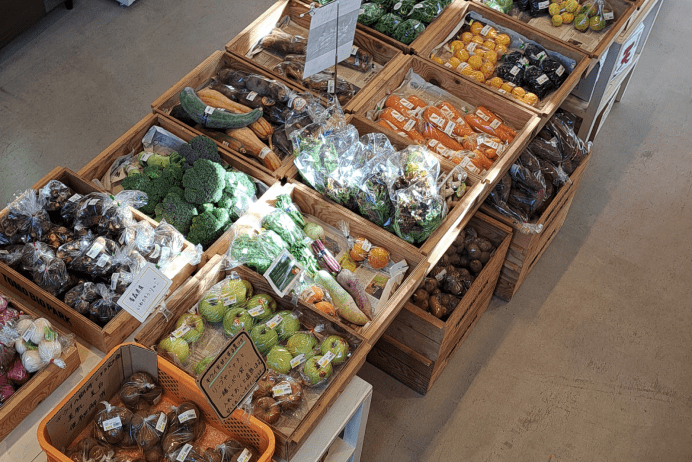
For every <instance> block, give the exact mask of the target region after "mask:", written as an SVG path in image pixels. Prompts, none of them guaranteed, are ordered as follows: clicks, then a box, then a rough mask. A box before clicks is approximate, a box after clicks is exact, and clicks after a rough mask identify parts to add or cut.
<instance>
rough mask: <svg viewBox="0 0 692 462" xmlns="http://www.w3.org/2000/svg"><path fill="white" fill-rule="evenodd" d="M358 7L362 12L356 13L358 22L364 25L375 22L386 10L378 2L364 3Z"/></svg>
mask: <svg viewBox="0 0 692 462" xmlns="http://www.w3.org/2000/svg"><path fill="white" fill-rule="evenodd" d="M360 9H361V11H362V13H360V14H359V15H358V22H359V23H361V24H363V25H364V26H370V25H372V24H375V23H376V22H377V21H378V20H379V19H380V18H381V17H382V15H384V14H385V12H386V11H385V9H384V8H382V5H380V4H378V3H364V4H362V5H361V6H360Z"/></svg>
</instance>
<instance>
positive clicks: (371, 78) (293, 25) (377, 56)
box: [226, 0, 401, 112]
mask: <svg viewBox="0 0 692 462" xmlns="http://www.w3.org/2000/svg"><path fill="white" fill-rule="evenodd" d="M308 11H309V8H308V6H307V5H305V4H304V3H301V2H299V1H296V0H280V1H278V2H276V3H275V4H274V5H273V6H271V7H270V8H269V9H268V10H267V11H266V12H265V13H264V14H263V15H261V16H260V17H259V18H257V19H256V20H255V21H254V22H253V23H252V24H250V25H249V26H248V27H246V28H245V30H244V31H242V32H241V33H240V34H238V35H237V36H236V37H235V38H234V39H233V40H231V41H230V42H228V43H227V44H226V50H227V51H229V52H230V53H233V54H235V55H238V56H242V57H244V58H246V59H249V60H252V62H254V63H255V64H256V65H258V66H260V67H261V68H263V69H264V70H265V71H266V72H268V73H271V74H273V75H278V74H277V72H276V71H275V70H274V66H276V65H277V64H279V63H280V62H282V61H283V56H282V54H281V53H278V52H276V53H275V52H270V51H268V50H264V49H260V47H258V44H259V42H260V40H261V39H262V38H264V37H266V36H267V35H269V34H270V33H271V32H272V30H273V29H274V28H275V27H277V24H279V22H280V21H282V20H284V21H289V25H288V26H284V28H285V29H286V30H287V31H289V33H290V34H294V35H300V36H301V37H305V38H308V32H309V30H310V18H311V16H310V14H308ZM353 45H354V47H353V50H354V52H356V51H355V50H358V51H357V53H364V54H367V55H369V56H370V57H372V69H369V70H368V71H367V72H361V71H358V70H354V69H351V68H348V67H346V66H345V65H343V64H339V65H338V69H337V74H338V77H339V78H340V79H341V78H343V79H344V80H345V81H346V82H347V83H348V84H350V85H351V86H355V88H356V89H357V92H356V94H355V96H353V97H352V98H351V99H350V100H348V101H347V99H348V98H340V102H341V105H342V107H343V109H344V111H346V112H353V108H354V107H355V106H356V105H357V104H358V101H359V100H360V99H361V98H363V97H364V96H367V94H368V93H370V91H371V90H372V89H373V88H376V87H377V86H378V85H379V83H380V82H381V80H382V78H383V76H385V75H386V74H387V73H388V72H389V68H390V67H391V66H392V62H393V61H394V59H395V58H397V57H398V56H400V55H401V51H400V50H399V49H397V48H396V47H394V46H392V45H391V44H389V43H386V42H383V41H381V40H378V39H377V38H374V37H372V36H371V35H368V34H365V33H363V32H362V31H360V30H359V29H356V34H355V37H354V39H353ZM332 69H333V66H332V68H329V69H327V70H325V71H324V72H325V73H326V74H328V75H330V76H332V75H333V70H332ZM301 77H302V72H301ZM331 78H332V79H333V77H331ZM286 79H287V78H284V80H286ZM289 81H291V82H293V83H294V84H296V85H297V86H299V87H300V88H301V90H302V91H307V90H310V91H312V92H313V93H315V94H316V95H318V96H320V97H323V96H324V95H325V93H322V92H321V91H320V90H326V85H327V81H322V82H321V84H323V85H325V87H324V88H322V87H321V86H320V85H319V84H318V83H317V82H313V83H308V82H304V81H303V80H302V79H301V80H300V81H295V80H289ZM332 82H333V80H332Z"/></svg>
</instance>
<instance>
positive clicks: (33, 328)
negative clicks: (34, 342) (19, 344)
mask: <svg viewBox="0 0 692 462" xmlns="http://www.w3.org/2000/svg"><path fill="white" fill-rule="evenodd" d="M35 331H36V325H34V324H31V325H30V326H29V328H28V329H27V330H25V331H24V334H22V338H23V339H24V341H25V342H29V341H31V337H33V335H34V332H35Z"/></svg>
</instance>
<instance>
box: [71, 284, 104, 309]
mask: <svg viewBox="0 0 692 462" xmlns="http://www.w3.org/2000/svg"><path fill="white" fill-rule="evenodd" d="M98 297H99V293H98V292H97V290H96V284H94V283H93V282H85V283H83V284H78V285H76V286H75V287H73V288H72V289H70V290H68V291H67V293H66V294H65V300H64V301H65V303H66V304H67V305H68V306H70V307H72V308H74V309H75V310H77V311H78V312H79V313H81V314H83V315H87V314H88V313H89V306H90V305H91V303H92V302H94V301H95V300H96V299H97V298H98Z"/></svg>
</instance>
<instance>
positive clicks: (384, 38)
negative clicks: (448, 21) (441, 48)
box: [357, 0, 466, 55]
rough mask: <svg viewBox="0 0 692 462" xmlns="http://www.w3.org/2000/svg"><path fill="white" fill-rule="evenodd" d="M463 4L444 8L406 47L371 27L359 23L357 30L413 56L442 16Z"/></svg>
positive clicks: (439, 22)
mask: <svg viewBox="0 0 692 462" xmlns="http://www.w3.org/2000/svg"><path fill="white" fill-rule="evenodd" d="M464 3H466V0H454V1H453V2H452V3H450V4H449V5H448V6H447V8H445V11H443V12H442V13H440V15H439V16H438V17H437V18H435V20H434V21H433V22H431V23H430V24H428V25H427V26H426V28H425V30H424V31H423V33H422V34H420V35H419V36H418V37H416V39H415V40H414V41H413V42H411V43H410V44H408V45H406V44H405V43H401V42H400V41H398V40H396V39H394V38H392V37H390V36H388V35H385V34H383V33H382V32H379V31H376V30H375V29H373V28H372V27H368V26H364V25H363V24H361V23H358V26H357V29H358V30H360V31H363V32H364V33H366V34H368V35H370V36H372V37H375V38H376V39H378V40H381V41H383V42H384V43H387V44H389V45H391V46H393V47H395V48H398V49H399V50H401V51H402V52H403V53H404V54H406V55H410V54H413V53H414V52H415V49H416V47H418V46H420V45H421V44H422V43H425V42H426V41H427V40H428V38H429V35H430V33H432V32H433V31H435V30H436V29H437V28H438V27H440V26H441V25H442V23H443V22H444V21H445V19H444V18H443V16H444V13H445V12H446V11H447V10H449V9H450V8H452V7H454V6H455V5H459V4H464Z"/></svg>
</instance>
